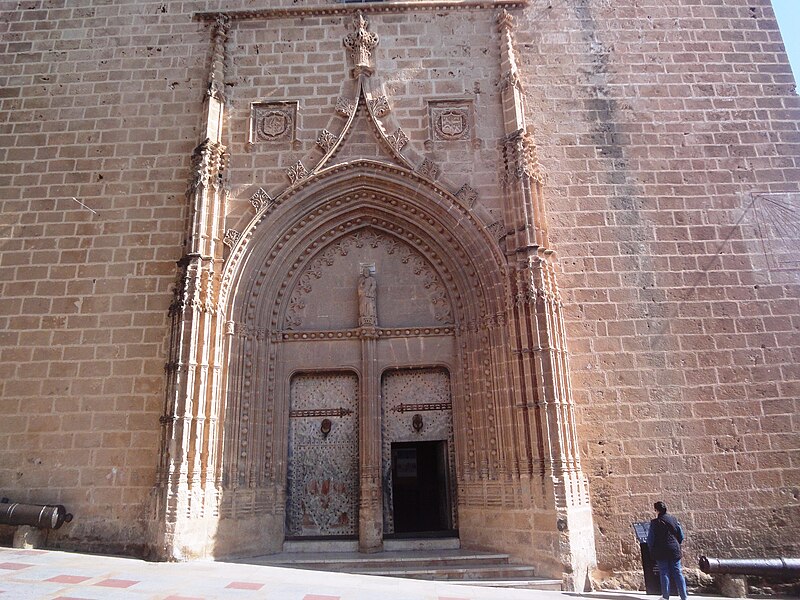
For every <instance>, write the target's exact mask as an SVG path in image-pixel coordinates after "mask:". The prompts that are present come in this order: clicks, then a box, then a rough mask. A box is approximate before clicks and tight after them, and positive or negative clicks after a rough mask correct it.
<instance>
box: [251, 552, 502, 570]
mask: <svg viewBox="0 0 800 600" xmlns="http://www.w3.org/2000/svg"><path fill="white" fill-rule="evenodd" d="M249 560H250V559H248V561H249ZM258 560H259V564H270V565H272V566H285V567H292V568H297V569H312V570H319V571H344V572H349V573H355V572H361V571H362V570H372V571H393V570H405V569H415V568H424V569H446V568H451V567H464V568H468V567H471V566H474V567H477V566H498V565H506V564H508V555H507V554H492V553H488V552H469V551H465V550H439V551H412V552H377V553H375V554H359V553H357V552H324V553H301V554H293V553H287V552H284V553H282V554H274V555H271V556H264V557H261V558H260V559H258Z"/></svg>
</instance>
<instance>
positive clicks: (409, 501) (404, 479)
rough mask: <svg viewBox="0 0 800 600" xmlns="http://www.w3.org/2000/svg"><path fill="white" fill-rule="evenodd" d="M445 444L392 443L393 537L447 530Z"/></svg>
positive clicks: (448, 520) (448, 527)
mask: <svg viewBox="0 0 800 600" xmlns="http://www.w3.org/2000/svg"><path fill="white" fill-rule="evenodd" d="M447 473H448V469H447V442H445V441H436V442H397V443H393V444H392V497H393V507H392V508H393V511H394V531H395V534H404V533H414V534H420V533H432V534H433V533H436V532H445V531H449V530H450V529H451V527H452V525H451V522H452V521H451V518H450V497H449V485H448V481H447Z"/></svg>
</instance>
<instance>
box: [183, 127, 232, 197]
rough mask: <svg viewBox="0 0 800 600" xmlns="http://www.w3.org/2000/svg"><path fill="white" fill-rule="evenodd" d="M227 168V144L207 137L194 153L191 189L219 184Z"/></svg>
mask: <svg viewBox="0 0 800 600" xmlns="http://www.w3.org/2000/svg"><path fill="white" fill-rule="evenodd" d="M224 168H225V146H223V145H222V144H220V143H217V142H213V141H211V140H210V139H208V138H206V139H205V140H204V141H203V142H202V143H201V144H200V145H198V146H197V147H196V148H195V149H194V152H193V153H192V184H191V186H190V189H191V190H195V189H197V188H198V187H200V186H203V187H208V186H209V185H211V186H217V185H218V183H219V179H220V177H222V172H223V170H224Z"/></svg>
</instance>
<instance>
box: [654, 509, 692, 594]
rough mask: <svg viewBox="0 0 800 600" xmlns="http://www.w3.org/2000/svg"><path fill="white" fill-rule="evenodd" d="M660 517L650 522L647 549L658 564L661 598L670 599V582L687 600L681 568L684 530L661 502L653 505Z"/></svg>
mask: <svg viewBox="0 0 800 600" xmlns="http://www.w3.org/2000/svg"><path fill="white" fill-rule="evenodd" d="M653 508H654V509H655V511H656V513H658V516H657V517H656V518H655V519H652V520H651V521H650V530H649V531H648V532H647V547H648V548H649V549H650V556H652V557H653V559H654V560H655V561H656V563H657V564H658V573H659V576H660V577H661V597H662V598H663V599H664V600H668V599H669V580H670V578H672V581H673V582H674V583H675V585H676V586H677V588H678V594H679V595H680V597H681V600H686V596H687V594H686V580H685V579H684V578H683V568H682V567H681V544H682V543H683V530H682V529H681V525H680V523H678V520H677V519H676V518H675V517H673V516H672V515H668V514H667V505H666V504H664V503H663V502H661V501H660V500H659V501H658V502H656V503H655V504H654V505H653Z"/></svg>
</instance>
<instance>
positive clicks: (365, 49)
mask: <svg viewBox="0 0 800 600" xmlns="http://www.w3.org/2000/svg"><path fill="white" fill-rule="evenodd" d="M353 25H354V26H355V32H353V33H350V34H348V35H347V36H346V37H345V38H344V45H345V47H347V48H348V49H349V50H350V55H351V56H352V57H353V63H354V65H355V66H354V67H353V77H358V76H359V75H362V74H363V75H367V76H369V75H372V73H373V72H374V69H373V68H372V65H370V59H371V57H372V50H373V49H374V48H375V46H377V45H378V36H377V34H375V33H372V32H370V31H367V28H368V27H369V21H368V20H367V19H366V18H365V17H364V14H363V13H362V12H361V11H359V12H357V13H356V16H355V17H354V18H353Z"/></svg>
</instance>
